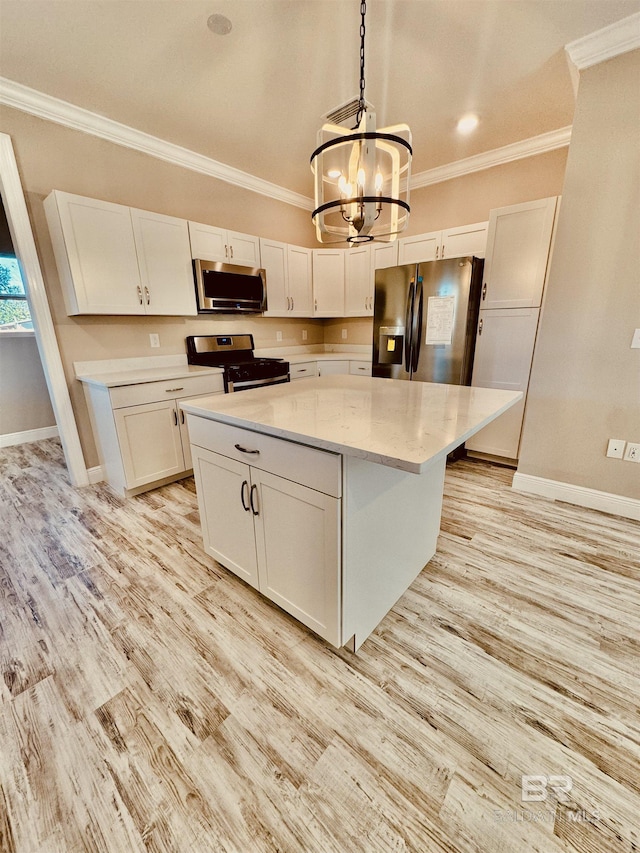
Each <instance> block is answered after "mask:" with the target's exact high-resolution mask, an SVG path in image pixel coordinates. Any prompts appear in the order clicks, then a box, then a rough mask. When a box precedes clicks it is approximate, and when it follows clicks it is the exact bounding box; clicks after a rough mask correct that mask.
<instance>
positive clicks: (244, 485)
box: [240, 480, 251, 512]
mask: <svg viewBox="0 0 640 853" xmlns="http://www.w3.org/2000/svg"><path fill="white" fill-rule="evenodd" d="M245 488H246V489H247V492H248V491H249V483H248V482H247V480H243V481H242V485H241V486H240V500H241V501H242V509H243V510H244V511H245V512H249V511H250V510H251V507H250V506H248V505H247V503H246V501H245V499H244V490H245ZM247 497H249V495H248V494H247Z"/></svg>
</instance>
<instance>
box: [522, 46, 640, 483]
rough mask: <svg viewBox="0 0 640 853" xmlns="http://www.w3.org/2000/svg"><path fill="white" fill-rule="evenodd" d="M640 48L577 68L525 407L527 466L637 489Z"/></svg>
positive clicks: (553, 475)
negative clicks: (630, 446)
mask: <svg viewBox="0 0 640 853" xmlns="http://www.w3.org/2000/svg"><path fill="white" fill-rule="evenodd" d="M639 152H640V50H635V51H633V52H631V53H628V54H625V55H623V56H621V57H618V58H616V59H612V60H609V61H608V62H605V63H602V64H601V65H598V66H595V67H593V68H590V69H588V70H586V71H584V72H583V73H582V74H581V78H580V85H579V89H578V101H577V107H576V115H575V121H574V125H573V136H572V140H571V147H570V149H569V157H568V161H567V172H566V178H565V184H564V190H563V200H562V207H561V210H560V216H559V220H558V230H557V235H556V243H555V249H554V253H553V258H552V261H551V267H550V271H549V280H548V285H547V288H546V300H545V305H544V311H543V315H542V320H541V325H540V330H539V336H538V343H537V346H536V352H535V357H534V363H533V371H532V376H531V383H530V389H529V401H528V405H527V411H526V416H525V425H524V431H523V439H522V449H521V456H520V465H519V468H518V470H519V471H520V472H521V473H523V474H529V475H534V476H538V477H543V478H548V479H551V480H559V481H561V482H566V483H571V484H573V485H577V486H582V487H587V488H591V489H596V490H599V491H603V492H611V493H614V494H617V495H623V496H626V497H631V498H640V466H638V465H634V464H633V463H630V462H623V461H620V460H617V459H608V458H606V457H605V450H606V446H607V440H608V439H609V438H618V439H624V440H626V441H634V442H640V350H637V349H630V343H631V338H632V334H633V330H634V328H635V327H637V326H640V277H639V270H640V158H639V156H638V154H639Z"/></svg>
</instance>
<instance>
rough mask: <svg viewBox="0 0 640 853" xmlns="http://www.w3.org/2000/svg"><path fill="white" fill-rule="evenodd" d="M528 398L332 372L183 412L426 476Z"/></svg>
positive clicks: (207, 400) (194, 404) (198, 403)
mask: <svg viewBox="0 0 640 853" xmlns="http://www.w3.org/2000/svg"><path fill="white" fill-rule="evenodd" d="M313 357H315V356H313ZM313 357H312V358H313ZM521 398H522V393H521V392H519V391H503V390H497V389H493V388H469V387H466V386H460V385H441V384H434V383H429V382H406V381H400V380H394V379H381V378H370V377H364V376H341V375H338V376H333V375H332V376H323V377H318V378H314V379H300V380H296V382H294V383H290V384H286V385H274V386H271V387H266V388H259V389H255V390H253V391H243V392H242V394H228V395H224V396H211V397H199V398H196V399H190V400H189V401H188V402H185V403H181V408H183V409H184V410H185V411H186V412H187V413H188V414H191V415H197V416H200V417H204V418H209V419H211V420H215V421H221V422H222V423H227V424H232V425H234V426H239V427H244V428H246V429H250V430H254V431H256V432H261V433H265V434H267V435H273V436H277V437H279V438H284V439H288V440H290V441H297V442H299V443H301V444H307V445H310V446H312V447H318V448H321V449H324V450H331V451H333V452H336V453H342V454H345V455H347V456H355V457H359V458H362V459H367V460H369V461H372V462H376V463H378V464H381V465H386V466H389V467H392V468H398V469H401V470H404V471H410V472H412V473H416V474H419V473H421V472H422V471H423V470H425V468H426V467H427V466H428V465H429V464H430V463H431V462H432V461H434V460H435V459H437V458H442V457H444V456H446V454H447V453H449V452H450V451H452V450H453V449H454V448H456V447H458V446H459V445H460V444H462V443H463V442H464V441H466V440H467V439H468V438H470V437H471V436H472V435H473V434H474V433H476V432H477V431H478V430H479V429H481V428H482V427H483V426H486V424H488V423H489V422H490V421H492V420H493V419H494V418H495V417H497V415H499V414H501V413H502V412H504V411H506V410H507V409H508V408H510V407H511V406H512V405H514V404H515V403H516V402H517V401H518V400H520V399H521Z"/></svg>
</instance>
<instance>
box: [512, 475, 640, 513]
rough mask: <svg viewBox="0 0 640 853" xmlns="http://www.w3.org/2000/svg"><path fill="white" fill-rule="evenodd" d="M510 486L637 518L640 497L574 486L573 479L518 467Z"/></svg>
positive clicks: (558, 499)
mask: <svg viewBox="0 0 640 853" xmlns="http://www.w3.org/2000/svg"><path fill="white" fill-rule="evenodd" d="M512 488H513V489H514V491H516V492H525V493H527V494H530V495H539V496H540V497H544V498H550V499H551V500H554V501H564V502H565V503H570V504H575V505H576V506H582V507H585V508H586V509H597V510H599V511H600V512H608V513H610V514H612V515H620V516H622V517H623V518H631V519H633V520H634V521H640V500H637V499H636V498H627V497H625V496H624V495H614V494H612V493H611V492H600V491H598V490H597V489H588V488H585V487H584V486H574V485H573V484H572V483H562V482H560V481H559V480H547V479H545V478H544V477H535V476H533V475H532V474H521V473H520V472H518V471H516V473H515V474H514V477H513V486H512Z"/></svg>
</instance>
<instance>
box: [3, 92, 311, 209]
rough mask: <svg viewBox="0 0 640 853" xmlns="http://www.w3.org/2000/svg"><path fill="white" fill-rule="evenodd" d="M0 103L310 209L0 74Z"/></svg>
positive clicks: (273, 187)
mask: <svg viewBox="0 0 640 853" xmlns="http://www.w3.org/2000/svg"><path fill="white" fill-rule="evenodd" d="M0 103H1V104H4V105H5V106H7V107H13V108H14V109H17V110H21V111H22V112H26V113H30V114H31V115H34V116H37V117H38V118H43V119H45V120H47V121H52V122H55V123H56V124H61V125H64V126H65V127H70V128H72V129H74V130H80V131H82V132H83V133H89V134H91V135H92V136H97V137H99V138H100V139H106V140H107V141H108V142H113V143H115V144H116V145H122V146H124V147H125V148H131V149H133V150H134V151H140V152H142V153H143V154H149V155H150V156H151V157H157V158H158V159H159V160H165V161H166V162H168V163H172V164H173V165H175V166H182V167H183V168H185V169H191V170H192V171H194V172H200V173H201V174H203V175H208V176H209V177H212V178H217V179H218V180H220V181H225V182H226V183H228V184H233V185H234V186H236V187H242V188H243V189H246V190H250V191H251V192H254V193H259V194H260V195H264V196H267V197H268V198H273V199H276V200H278V201H282V202H284V203H285V204H291V205H294V206H295V207H301V208H303V209H304V210H313V201H312V199H310V198H307V196H304V195H302V194H300V193H296V192H293V191H291V190H288V189H286V188H285V187H281V186H278V184H273V183H271V182H270V181H265V180H263V179H262V178H257V177H255V176H254V175H250V174H249V173H248V172H243V171H241V170H240V169H234V168H233V167H232V166H228V165H227V164H226V163H220V162H219V161H218V160H213V159H212V158H211V157H205V156H204V155H202V154H198V153H196V152H195V151H190V150H189V149H188V148H182V147H181V146H180V145H174V144H173V143H171V142H165V141H164V140H162V139H158V137H156V136H151V135H150V134H148V133H144V132H143V131H141V130H136V129H135V128H133V127H129V126H128V125H126V124H121V123H120V122H117V121H113V120H112V119H109V118H105V117H104V116H101V115H98V114H97V113H93V112H90V111H89V110H85V109H83V108H82V107H77V106H75V105H74V104H70V103H69V102H68V101H62V100H60V99H59V98H54V97H52V96H51V95H45V94H44V93H43V92H38V91H37V90H36V89H31V88H29V87H28V86H23V85H22V84H21V83H16V82H14V81H13V80H9V79H7V78H6V77H0Z"/></svg>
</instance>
